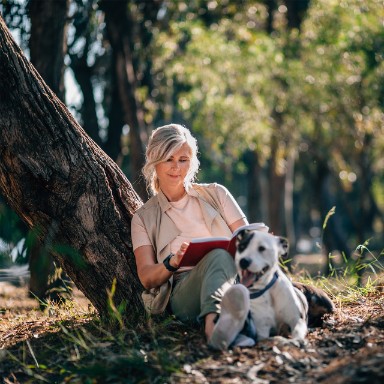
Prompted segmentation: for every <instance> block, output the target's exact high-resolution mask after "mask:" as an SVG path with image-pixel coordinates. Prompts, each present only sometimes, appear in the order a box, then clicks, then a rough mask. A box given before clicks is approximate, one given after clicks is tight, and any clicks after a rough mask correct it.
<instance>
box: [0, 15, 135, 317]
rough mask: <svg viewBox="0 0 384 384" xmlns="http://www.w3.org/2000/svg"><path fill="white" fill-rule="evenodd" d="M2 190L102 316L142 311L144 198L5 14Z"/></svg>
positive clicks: (1, 28) (0, 77) (0, 30)
mask: <svg viewBox="0 0 384 384" xmlns="http://www.w3.org/2000/svg"><path fill="white" fill-rule="evenodd" d="M0 83H1V87H0V191H1V193H2V195H3V196H4V198H5V200H6V201H7V202H8V204H9V205H10V206H11V207H12V208H13V209H14V210H15V211H16V213H17V214H18V215H19V216H20V217H21V218H22V219H23V220H24V221H25V222H26V223H27V224H28V226H29V227H30V228H33V229H34V230H36V231H37V232H38V233H39V236H40V239H48V240H47V241H46V245H47V248H48V249H49V251H51V253H52V254H53V255H54V258H55V260H56V261H57V262H58V263H59V264H60V265H61V266H62V267H63V269H64V271H65V272H66V273H67V274H68V276H69V277H70V278H71V279H72V281H73V282H74V283H75V284H76V286H77V287H78V288H79V289H80V290H81V291H82V292H83V293H84V294H85V296H86V297H87V298H88V299H89V300H90V301H91V302H92V304H93V305H94V306H95V308H96V309H97V310H98V311H99V313H100V314H101V315H108V308H109V307H108V300H109V299H110V297H111V295H110V294H108V291H107V289H108V288H109V289H111V287H112V286H113V284H114V281H116V290H115V292H114V296H113V300H114V303H115V304H116V305H120V304H122V303H126V304H127V305H128V309H129V311H130V312H133V311H136V310H141V309H142V305H141V298H140V292H141V285H140V282H139V280H138V278H137V274H136V265H135V260H134V256H133V252H132V244H131V240H130V238H131V234H130V222H131V218H132V215H133V213H134V212H135V210H136V209H137V208H138V207H139V206H140V205H141V204H142V201H141V200H140V198H139V197H138V195H137V194H136V193H135V191H134V190H133V188H132V186H131V184H130V183H129V181H128V180H127V179H126V177H125V176H124V174H123V173H122V172H121V170H120V169H119V168H118V166H117V165H116V163H114V162H113V161H112V160H111V159H110V158H109V157H108V156H106V154H105V153H104V152H103V151H102V150H101V149H100V148H99V147H98V146H97V145H96V144H95V143H94V142H93V141H92V140H91V139H90V138H89V136H87V134H86V133H85V132H84V130H83V129H82V128H81V127H80V126H79V125H78V124H77V122H76V121H75V120H74V118H73V117H72V115H71V114H70V113H69V111H68V110H67V109H66V107H65V106H64V104H63V103H61V102H60V100H59V99H58V98H57V96H56V95H55V94H54V93H53V92H52V91H51V90H50V89H49V87H48V86H47V85H46V84H45V83H44V81H43V80H42V78H41V77H40V75H39V74H38V72H37V71H36V70H35V68H34V67H33V66H32V65H31V64H30V63H29V62H28V61H27V60H26V59H25V57H24V55H23V53H22V51H21V50H20V48H19V47H18V46H17V45H16V43H15V42H14V41H13V39H12V37H11V35H10V33H9V31H8V30H7V28H6V26H5V23H4V21H3V19H2V18H1V17H0Z"/></svg>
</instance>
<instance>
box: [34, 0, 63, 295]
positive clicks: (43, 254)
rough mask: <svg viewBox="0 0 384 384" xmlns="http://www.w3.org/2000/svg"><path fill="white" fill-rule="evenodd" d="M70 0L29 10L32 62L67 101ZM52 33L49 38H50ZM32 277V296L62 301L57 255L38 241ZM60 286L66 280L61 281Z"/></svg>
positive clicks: (44, 1) (37, 0)
mask: <svg viewBox="0 0 384 384" xmlns="http://www.w3.org/2000/svg"><path fill="white" fill-rule="evenodd" d="M68 6H69V2H68V0H57V1H50V0H31V1H30V2H29V3H28V11H29V16H30V20H31V35H30V39H29V49H30V55H31V63H32V64H33V65H34V67H35V68H36V70H37V71H38V72H39V74H40V76H41V77H42V78H43V79H44V81H45V82H46V83H47V85H48V86H49V87H50V88H51V89H52V91H53V92H54V93H55V94H56V95H57V96H58V97H59V98H60V100H62V101H64V98H65V87H64V56H65V54H66V51H67V39H66V21H67V14H68ZM47 36H49V39H47ZM36 240H37V239H36ZM27 250H28V258H29V269H30V272H31V278H30V280H29V290H30V292H31V296H34V297H37V298H38V299H39V300H41V301H42V302H43V301H45V300H46V299H47V298H49V299H51V300H54V301H57V302H60V301H61V299H62V298H64V296H63V297H62V298H61V297H60V295H56V294H50V293H49V292H48V290H49V289H48V280H49V279H50V276H51V278H52V277H53V276H55V275H56V273H55V266H54V262H53V257H52V255H50V253H49V252H47V251H46V250H45V249H44V247H43V246H42V244H41V243H40V242H39V241H38V240H37V241H36V242H35V243H34V244H30V246H29V247H28V248H27ZM56 284H57V285H59V286H60V284H61V285H62V286H63V291H65V288H64V283H63V282H60V281H57V282H56Z"/></svg>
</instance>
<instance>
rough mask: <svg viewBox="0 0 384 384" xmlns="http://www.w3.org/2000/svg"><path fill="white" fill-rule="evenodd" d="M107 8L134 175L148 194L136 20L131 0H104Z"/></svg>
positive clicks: (143, 194)
mask: <svg viewBox="0 0 384 384" xmlns="http://www.w3.org/2000/svg"><path fill="white" fill-rule="evenodd" d="M100 8H101V9H102V10H103V11H104V12H105V22H106V26H107V32H108V38H109V41H110V43H111V46H112V48H113V53H114V55H115V57H114V60H115V63H116V74H117V79H118V87H119V96H120V100H121V105H122V108H123V111H124V120H125V122H126V124H128V126H129V140H130V146H129V148H130V161H131V176H132V180H133V184H134V185H135V186H136V190H137V191H138V193H139V195H140V196H141V197H142V198H143V199H145V198H146V197H147V192H146V186H145V182H144V179H143V177H141V169H142V167H143V165H144V162H145V142H146V141H147V135H146V131H145V123H144V112H143V110H142V108H141V106H140V103H139V102H138V100H137V98H136V89H137V78H136V72H135V69H134V65H133V52H132V48H131V44H132V41H133V39H132V30H133V26H132V24H133V21H132V20H130V17H129V12H128V0H117V1H113V2H110V1H105V0H104V1H101V2H100Z"/></svg>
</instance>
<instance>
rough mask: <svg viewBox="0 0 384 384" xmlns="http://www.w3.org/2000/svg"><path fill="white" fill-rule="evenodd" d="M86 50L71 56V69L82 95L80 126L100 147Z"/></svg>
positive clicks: (90, 72) (90, 71) (90, 69)
mask: <svg viewBox="0 0 384 384" xmlns="http://www.w3.org/2000/svg"><path fill="white" fill-rule="evenodd" d="M87 51H88V50H87V49H84V53H83V55H81V56H79V55H71V68H72V70H73V73H74V75H75V78H76V81H77V83H78V84H79V87H80V89H81V93H82V94H83V102H82V103H81V111H80V113H81V118H82V125H83V128H84V129H85V131H86V132H87V133H88V135H89V136H91V138H92V139H93V140H94V141H95V142H96V143H97V145H101V144H102V143H101V139H100V135H99V122H98V119H97V114H96V102H95V96H94V94H93V86H92V80H91V78H92V75H93V70H92V68H91V67H89V66H88V63H87V53H86V52H87Z"/></svg>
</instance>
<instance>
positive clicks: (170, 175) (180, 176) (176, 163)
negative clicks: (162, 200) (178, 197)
mask: <svg viewBox="0 0 384 384" xmlns="http://www.w3.org/2000/svg"><path fill="white" fill-rule="evenodd" d="M191 156H192V153H191V148H190V147H189V146H188V144H187V143H184V144H183V145H182V146H181V148H180V149H179V150H178V151H177V152H175V153H174V154H173V155H172V156H171V157H169V158H168V159H166V160H165V161H163V162H161V163H159V164H157V165H156V166H155V170H156V174H157V177H158V179H159V184H160V188H162V187H168V188H169V187H174V188H178V187H183V188H184V179H185V177H186V176H187V173H188V171H189V167H190V165H191Z"/></svg>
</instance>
